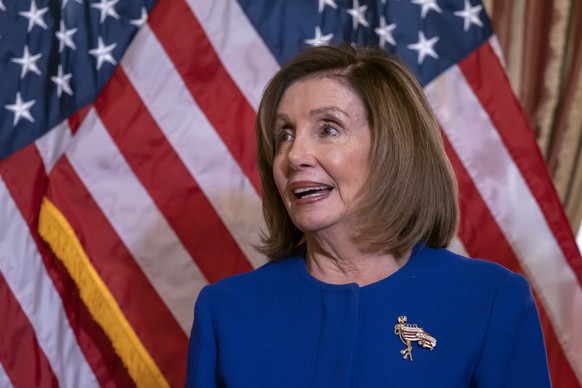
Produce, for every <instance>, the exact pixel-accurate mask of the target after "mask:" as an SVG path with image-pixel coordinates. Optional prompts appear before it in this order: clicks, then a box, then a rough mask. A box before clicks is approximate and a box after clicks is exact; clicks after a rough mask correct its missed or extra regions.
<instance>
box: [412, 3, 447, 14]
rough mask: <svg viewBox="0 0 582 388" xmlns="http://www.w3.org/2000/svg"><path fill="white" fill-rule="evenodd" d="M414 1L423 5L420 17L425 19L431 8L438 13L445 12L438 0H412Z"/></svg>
mask: <svg viewBox="0 0 582 388" xmlns="http://www.w3.org/2000/svg"><path fill="white" fill-rule="evenodd" d="M412 3H414V4H418V5H420V6H421V7H422V9H421V10H420V17H422V18H423V19H424V17H425V16H426V14H427V13H428V11H430V10H431V9H432V10H434V11H436V12H438V13H443V10H442V9H441V7H439V6H438V4H437V0H412Z"/></svg>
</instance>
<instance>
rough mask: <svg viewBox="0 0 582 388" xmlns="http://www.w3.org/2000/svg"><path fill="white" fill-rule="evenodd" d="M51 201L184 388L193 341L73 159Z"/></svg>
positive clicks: (59, 170) (58, 169)
mask: <svg viewBox="0 0 582 388" xmlns="http://www.w3.org/2000/svg"><path fill="white" fill-rule="evenodd" d="M47 196H48V197H49V198H50V199H51V200H52V201H53V202H54V204H55V205H56V206H57V208H59V210H60V211H61V212H62V213H63V215H64V216H65V217H66V218H67V221H68V222H69V223H70V224H71V226H72V228H73V229H74V230H75V232H76V233H77V236H78V237H79V239H80V241H81V243H82V244H83V247H84V249H85V252H86V253H87V256H88V257H89V258H90V260H91V262H92V264H93V266H94V267H95V269H96V271H97V272H98V273H99V275H100V276H101V278H102V280H103V281H104V283H105V284H106V285H107V287H108V288H109V290H110V291H111V293H112V294H113V296H114V297H115V299H116V301H117V303H118V304H119V306H120V307H121V309H122V311H123V313H124V315H125V317H126V318H127V320H128V322H129V323H130V324H131V326H132V327H133V329H134V330H135V332H136V334H137V335H138V336H139V338H140V340H141V341H142V343H143V345H144V346H145V348H146V349H147V351H148V352H149V354H150V355H151V356H152V358H153V359H154V361H155V363H156V364H157V365H158V367H159V368H160V370H161V371H162V373H163V374H164V376H165V377H166V379H167V380H168V382H169V383H170V385H171V386H183V385H184V378H185V377H184V376H185V373H186V368H185V363H184V362H177V361H176V360H185V359H186V350H187V346H188V338H187V336H186V335H185V334H184V332H183V331H182V329H181V328H180V326H179V325H178V323H177V322H176V320H175V319H174V317H173V316H172V314H171V312H170V311H169V310H168V308H167V306H166V305H165V304H164V302H163V301H162V299H161V298H160V297H159V295H158V294H157V292H156V291H155V290H154V289H153V288H152V286H151V284H150V283H149V281H148V280H147V278H146V277H145V275H144V274H143V272H142V271H141V268H140V267H139V266H138V265H137V263H136V262H135V261H134V259H133V257H132V256H131V254H130V252H129V251H128V250H127V248H126V247H125V245H124V244H123V242H122V241H121V240H120V239H119V236H118V235H117V234H116V233H115V231H114V229H113V228H112V226H111V224H110V223H109V221H108V220H107V218H106V217H105V215H104V214H103V213H102V212H101V210H100V208H99V206H98V205H97V203H96V202H95V201H94V200H93V198H92V197H91V194H90V193H89V192H88V191H87V189H86V188H85V186H84V185H83V183H82V182H81V181H80V179H79V177H78V176H77V174H76V173H75V171H74V170H73V168H72V166H71V165H70V163H69V161H68V159H67V158H66V157H63V158H61V159H60V160H59V162H58V163H57V165H56V166H55V168H54V169H53V171H52V173H51V181H50V184H49V188H48V194H47Z"/></svg>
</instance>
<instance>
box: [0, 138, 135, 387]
mask: <svg viewBox="0 0 582 388" xmlns="http://www.w3.org/2000/svg"><path fill="white" fill-rule="evenodd" d="M0 173H1V174H2V176H3V179H4V181H5V183H6V186H7V188H8V191H9V192H10V195H11V196H12V198H13V200H14V202H15V203H16V206H17V207H18V209H19V211H20V213H21V214H22V216H23V217H24V219H25V221H26V223H27V224H28V225H29V227H30V233H31V235H32V237H33V238H34V240H35V242H36V246H37V249H38V251H39V253H40V255H41V257H42V260H43V263H44V266H45V269H46V271H47V273H48V275H49V276H50V278H51V280H52V282H53V285H54V287H55V289H56V290H57V292H58V293H59V295H60V297H61V299H62V303H63V307H64V309H65V313H66V315H67V318H68V320H69V323H70V326H71V328H72V329H73V332H74V333H75V336H76V338H77V342H78V344H79V346H80V348H81V351H82V352H83V354H84V355H85V357H86V360H87V362H88V363H89V365H90V366H91V368H92V369H93V372H94V373H95V376H96V377H97V380H98V381H99V383H100V384H101V385H110V384H115V385H118V386H131V385H132V384H133V382H132V380H131V378H130V377H129V375H128V373H127V370H125V368H123V367H121V368H120V360H119V357H117V354H116V353H115V351H114V349H113V347H112V346H111V342H110V341H109V340H108V339H107V337H106V336H105V334H104V333H103V330H102V329H101V327H100V326H99V325H98V324H97V323H96V322H95V321H94V320H93V317H92V316H91V314H90V313H89V311H88V310H87V308H86V306H85V305H84V304H83V302H82V300H81V298H80V296H79V291H78V289H77V286H76V284H75V283H74V281H73V280H72V279H71V277H70V276H69V274H68V272H67V270H66V269H65V268H64V266H63V265H62V263H61V261H60V260H57V259H56V258H55V257H54V256H53V254H52V252H51V251H50V250H49V249H47V246H46V244H45V243H44V241H42V240H41V238H40V236H39V235H38V231H37V229H36V225H37V224H38V214H39V209H40V203H41V200H42V197H43V194H44V192H45V190H46V185H47V176H46V174H45V170H44V167H43V164H42V160H41V158H40V154H39V153H38V151H37V149H36V147H34V145H30V146H28V147H25V148H24V149H22V150H21V151H19V152H17V153H15V154H13V155H12V156H10V157H9V158H8V159H5V160H3V161H2V162H0ZM31 361H32V360H31ZM28 364H30V361H29V363H28Z"/></svg>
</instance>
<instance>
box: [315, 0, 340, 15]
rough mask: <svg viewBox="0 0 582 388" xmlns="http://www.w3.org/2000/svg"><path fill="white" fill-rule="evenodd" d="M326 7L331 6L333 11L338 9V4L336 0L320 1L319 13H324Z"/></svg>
mask: <svg viewBox="0 0 582 388" xmlns="http://www.w3.org/2000/svg"><path fill="white" fill-rule="evenodd" d="M326 5H329V6H330V7H332V8H333V9H337V4H336V3H335V0H319V13H322V12H323V9H324V8H325V6H326Z"/></svg>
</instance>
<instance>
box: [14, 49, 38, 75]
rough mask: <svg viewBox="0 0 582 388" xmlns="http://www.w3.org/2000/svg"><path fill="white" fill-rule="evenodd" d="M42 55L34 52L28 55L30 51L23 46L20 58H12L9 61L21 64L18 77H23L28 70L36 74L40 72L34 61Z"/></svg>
mask: <svg viewBox="0 0 582 388" xmlns="http://www.w3.org/2000/svg"><path fill="white" fill-rule="evenodd" d="M41 57H42V54H40V53H39V54H36V55H30V52H29V51H28V46H24V53H23V54H22V57H21V58H14V59H12V60H11V61H12V62H14V63H18V64H19V65H21V66H22V70H21V72H20V78H21V79H22V78H24V76H25V75H26V73H28V72H29V71H32V72H33V73H36V74H37V75H41V74H42V73H41V72H40V70H39V68H38V66H37V65H36V62H37V61H38V60H39V59H40V58H41Z"/></svg>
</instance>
